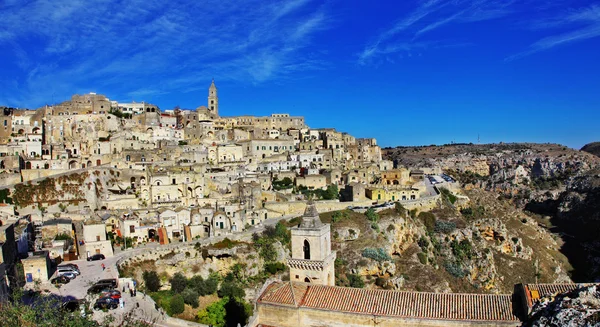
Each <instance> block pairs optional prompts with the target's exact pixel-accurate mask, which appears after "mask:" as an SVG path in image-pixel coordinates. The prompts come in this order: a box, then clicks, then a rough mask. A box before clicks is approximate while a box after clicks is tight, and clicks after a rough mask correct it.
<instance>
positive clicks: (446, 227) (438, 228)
mask: <svg viewBox="0 0 600 327" xmlns="http://www.w3.org/2000/svg"><path fill="white" fill-rule="evenodd" d="M455 229H456V223H455V222H453V221H443V220H437V221H436V222H435V227H434V229H433V230H434V231H435V232H436V233H443V234H450V233H452V232H453V231H454V230H455Z"/></svg>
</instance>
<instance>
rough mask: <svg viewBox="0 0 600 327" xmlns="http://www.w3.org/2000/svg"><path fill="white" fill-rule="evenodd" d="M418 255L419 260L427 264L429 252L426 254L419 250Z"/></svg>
mask: <svg viewBox="0 0 600 327" xmlns="http://www.w3.org/2000/svg"><path fill="white" fill-rule="evenodd" d="M417 257H419V262H421V263H422V264H424V265H426V264H427V254H425V253H423V252H419V253H417Z"/></svg>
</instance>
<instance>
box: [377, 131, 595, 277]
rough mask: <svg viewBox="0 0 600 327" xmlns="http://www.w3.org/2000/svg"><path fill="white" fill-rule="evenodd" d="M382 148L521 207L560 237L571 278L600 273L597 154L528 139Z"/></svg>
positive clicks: (390, 155)
mask: <svg viewBox="0 0 600 327" xmlns="http://www.w3.org/2000/svg"><path fill="white" fill-rule="evenodd" d="M384 153H385V154H384V155H385V157H386V158H387V159H389V160H394V161H396V162H397V163H398V164H399V165H405V166H408V167H418V166H424V167H431V168H437V169H439V170H443V171H445V172H446V173H448V174H450V175H453V176H454V177H455V178H457V179H458V180H459V181H460V182H461V186H462V188H463V189H464V190H465V191H466V192H467V193H468V192H470V191H476V190H481V191H487V192H489V193H488V194H491V195H495V196H497V197H499V198H500V199H502V200H503V201H506V203H508V204H509V205H510V206H511V207H512V208H514V209H515V210H522V211H523V212H524V213H525V214H528V215H529V216H531V217H532V218H533V219H534V221H535V223H536V224H538V225H539V226H540V227H543V228H545V229H547V230H548V231H550V232H551V233H553V235H555V237H558V238H559V239H560V240H559V243H562V245H561V247H560V251H561V253H562V254H564V255H566V256H567V257H568V260H569V263H570V265H571V266H572V270H571V271H570V272H569V273H570V276H571V277H572V278H573V280H574V281H576V282H586V281H587V282H589V281H594V280H597V279H598V278H600V264H599V263H600V245H598V244H596V243H597V240H596V239H597V237H596V235H597V233H596V232H595V231H597V230H598V229H599V228H600V223H599V221H600V219H599V217H598V212H599V211H598V209H599V208H598V203H600V195H599V194H600V182H599V180H600V174H599V173H600V171H599V170H598V169H599V167H600V158H598V157H596V156H594V155H592V154H590V153H587V152H583V151H577V150H573V149H569V148H567V147H564V146H561V145H558V144H529V143H523V144H487V145H448V146H429V147H399V148H394V149H386V150H385V151H384ZM469 190H470V191H469ZM472 200H473V199H472Z"/></svg>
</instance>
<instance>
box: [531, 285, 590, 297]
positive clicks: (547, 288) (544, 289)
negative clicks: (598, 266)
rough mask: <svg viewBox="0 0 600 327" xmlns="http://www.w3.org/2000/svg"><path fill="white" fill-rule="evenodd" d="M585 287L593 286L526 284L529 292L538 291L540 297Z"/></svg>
mask: <svg viewBox="0 0 600 327" xmlns="http://www.w3.org/2000/svg"><path fill="white" fill-rule="evenodd" d="M586 285H593V284H526V285H525V286H526V287H527V288H528V289H529V291H538V293H539V295H540V297H543V296H547V295H554V294H558V293H566V292H570V291H572V290H575V289H578V288H579V287H583V286H586Z"/></svg>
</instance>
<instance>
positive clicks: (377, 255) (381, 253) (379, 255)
mask: <svg viewBox="0 0 600 327" xmlns="http://www.w3.org/2000/svg"><path fill="white" fill-rule="evenodd" d="M362 256H363V257H365V258H369V259H373V260H375V261H379V262H382V261H389V260H392V258H391V257H390V255H389V254H387V252H385V250H384V249H383V248H377V249H373V248H366V249H364V250H363V252H362Z"/></svg>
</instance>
